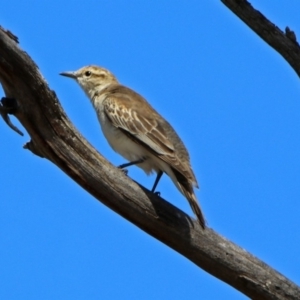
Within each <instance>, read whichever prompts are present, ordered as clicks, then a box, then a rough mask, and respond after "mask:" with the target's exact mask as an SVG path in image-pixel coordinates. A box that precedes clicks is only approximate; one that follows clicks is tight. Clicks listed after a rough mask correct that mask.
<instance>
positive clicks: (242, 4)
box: [221, 0, 300, 77]
mask: <svg viewBox="0 0 300 300" xmlns="http://www.w3.org/2000/svg"><path fill="white" fill-rule="evenodd" d="M221 1H222V2H223V3H224V4H225V5H226V6H227V7H228V8H229V9H230V10H231V11H232V12H233V13H234V14H236V15H237V16H238V17H239V18H240V19H241V20H242V21H244V22H245V23H246V24H247V25H248V26H249V27H250V28H251V29H252V30H253V31H254V32H255V33H256V34H258V35H259V36H260V37H261V38H262V39H263V40H264V41H265V42H266V43H267V44H269V45H270V46H271V47H272V48H273V49H274V50H276V51H277V52H278V53H279V54H280V55H282V57H283V58H284V59H285V60H286V61H287V62H288V63H289V64H290V66H291V67H292V68H293V69H294V70H295V72H296V73H297V74H298V76H299V77H300V47H299V44H298V42H297V38H296V34H295V33H294V32H293V31H292V30H291V29H290V28H289V27H286V28H285V32H283V31H281V30H280V29H279V28H278V27H277V26H276V25H274V24H273V23H272V22H270V21H269V20H268V19H267V18H266V17H265V16H264V15H263V14H262V13H261V12H259V11H258V10H256V9H255V8H253V7H252V5H251V4H250V3H249V2H248V1H246V0H221ZM287 5H288V4H287Z"/></svg>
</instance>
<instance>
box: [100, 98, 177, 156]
mask: <svg viewBox="0 0 300 300" xmlns="http://www.w3.org/2000/svg"><path fill="white" fill-rule="evenodd" d="M138 96H139V95H138ZM140 97H141V96H140ZM139 100H141V99H139ZM142 100H143V101H139V103H134V102H135V101H134V102H133V101H132V100H131V99H128V97H126V96H122V95H120V94H119V95H112V96H109V97H107V98H106V99H105V100H104V102H103V105H104V111H105V113H106V115H107V117H108V118H109V120H110V121H111V122H112V124H113V125H114V126H115V127H118V128H120V129H122V130H123V131H126V133H127V134H130V135H131V136H132V139H135V140H136V142H139V143H143V144H144V145H145V146H147V147H148V148H150V149H151V150H152V151H153V152H155V153H156V154H157V155H168V156H169V155H170V156H173V155H174V150H175V149H174V145H173V144H172V142H171V141H170V140H169V139H168V137H167V135H166V134H165V132H164V130H163V128H162V127H161V125H160V123H159V122H158V120H157V118H156V117H157V113H156V112H155V111H154V110H153V109H152V108H151V107H150V105H148V103H147V102H145V100H144V99H142ZM137 104H140V105H137ZM141 104H142V106H141ZM149 110H150V111H149Z"/></svg>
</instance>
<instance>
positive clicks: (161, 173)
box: [151, 171, 163, 196]
mask: <svg viewBox="0 0 300 300" xmlns="http://www.w3.org/2000/svg"><path fill="white" fill-rule="evenodd" d="M162 175H163V172H162V171H158V173H157V176H156V179H155V181H154V184H153V188H152V190H151V192H152V193H154V194H156V195H158V196H160V192H154V191H155V189H156V186H157V184H158V182H159V180H160V178H161V176H162Z"/></svg>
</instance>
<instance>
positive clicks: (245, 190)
mask: <svg viewBox="0 0 300 300" xmlns="http://www.w3.org/2000/svg"><path fill="white" fill-rule="evenodd" d="M2 2H3V3H2V4H1V25H2V26H3V27H5V28H7V29H9V30H11V31H12V32H13V33H14V34H16V35H17V36H18V37H19V39H20V46H21V47H22V49H24V50H25V51H27V52H28V53H29V55H30V56H31V57H32V58H33V59H34V60H35V62H36V63H37V64H38V65H39V67H40V70H41V72H42V74H43V75H44V76H45V78H46V80H47V81H48V83H49V85H50V88H51V89H54V90H55V91H56V93H57V96H58V97H59V99H60V101H61V103H62V105H63V107H64V109H65V110H66V112H67V114H68V116H69V117H70V119H71V120H72V121H73V122H74V124H75V126H76V127H77V128H78V130H79V131H80V132H81V133H82V134H83V135H84V136H85V137H86V138H87V139H88V140H89V141H90V142H91V143H92V144H93V145H94V146H95V147H96V148H97V149H98V150H99V151H100V152H101V153H102V154H103V155H104V156H105V157H106V158H107V159H108V160H109V161H111V162H112V163H114V164H115V165H118V164H121V163H123V162H124V160H123V159H122V158H121V157H120V156H118V155H117V154H115V153H114V152H113V150H111V149H110V147H109V146H108V144H107V143H106V141H105V139H104V137H103V136H102V133H101V130H100V127H99V125H98V121H97V118H96V115H95V113H94V111H93V109H92V106H91V104H90V103H89V101H88V99H87V98H86V96H85V95H84V93H83V92H82V91H81V90H80V88H79V87H78V86H77V85H76V84H75V82H73V81H71V80H69V79H67V78H63V77H61V76H59V75H58V73H59V72H62V71H69V70H76V69H78V68H80V67H82V66H84V65H88V64H97V65H100V66H103V67H106V68H108V69H109V70H111V71H112V72H113V73H114V74H115V75H116V76H117V78H118V79H119V81H120V82H121V83H123V84H125V85H127V86H129V87H131V88H133V89H135V90H136V91H138V92H139V93H140V94H142V95H143V96H144V97H145V98H147V99H148V101H149V102H150V103H151V104H152V105H153V106H154V107H155V108H156V109H157V110H158V111H159V112H160V113H161V114H163V115H164V116H165V117H166V118H167V119H168V120H169V121H170V123H171V124H172V125H173V126H174V128H175V129H176V130H177V131H178V133H179V134H180V136H181V137H182V139H183V140H184V142H185V144H186V145H187V147H188V149H189V151H190V154H191V158H192V165H193V169H194V171H195V174H196V176H197V178H198V181H199V183H200V185H201V189H200V191H197V196H198V198H199V200H200V202H201V205H202V208H203V211H204V213H205V216H206V218H207V220H208V223H209V226H210V227H212V228H213V229H214V230H216V231H217V232H219V233H220V234H221V235H223V236H225V237H226V238H228V239H229V240H231V241H233V242H235V243H236V244H238V245H239V246H241V247H243V248H244V249H246V250H248V251H249V252H251V253H252V254H254V255H255V256H257V257H259V258H260V259H262V260H263V261H265V262H266V263H268V264H269V265H271V266H272V267H274V268H275V269H277V270H278V271H280V272H281V273H283V274H284V275H285V276H287V277H288V278H290V279H291V280H293V281H294V282H296V283H298V284H299V283H300V272H299V270H300V256H299V251H300V249H299V248H300V243H299V228H300V217H299V213H300V201H299V200H300V184H299V182H300V159H299V157H300V139H299V136H300V121H299V120H300V87H299V78H297V75H296V74H295V72H294V71H293V70H292V69H291V68H290V66H289V65H288V64H287V63H286V62H285V61H284V60H283V59H282V58H281V57H280V56H279V54H278V53H276V52H275V51H274V50H273V49H271V48H270V47H269V46H268V45H267V44H266V43H264V42H263V41H262V40H261V39H260V38H259V37H258V36H256V35H255V34H254V33H253V32H252V31H251V30H250V29H249V28H248V27H247V26H246V25H245V24H244V23H242V22H241V21H240V20H239V19H238V18H237V17H236V16H235V15H233V14H232V13H231V12H230V11H229V10H228V9H227V8H226V7H225V6H224V5H223V4H222V3H221V2H220V1H199V0H197V1H196V0H195V1H187V2H183V1H164V0H160V1H130V0H128V1H120V0H119V1H60V2H58V1H48V0H47V1H20V0H19V1H16V0H11V1H2ZM288 2H289V4H288V5H287V4H286V1H284V0H280V1H276V2H275V1H266V0H264V1H263V0H260V1H258V0H255V1H252V4H253V5H254V6H255V7H256V8H257V9H259V10H261V11H262V12H263V13H264V14H265V15H266V16H267V17H269V18H270V19H271V20H272V21H273V22H275V23H276V25H277V26H279V27H280V28H281V29H284V28H285V26H287V25H288V26H289V27H290V28H291V29H292V30H295V32H296V34H298V37H299V39H300V20H299V11H300V2H299V1H296V0H290V1H288ZM13 121H14V122H16V121H15V119H13ZM19 126H21V125H19ZM23 130H24V129H23ZM0 132H1V148H0V161H1V172H0V182H1V185H0V186H1V201H0V244H1V246H0V282H1V286H0V299H189V298H193V299H208V300H210V299H246V297H245V296H243V295H242V294H241V293H239V292H238V291H236V290H234V289H233V288H231V287H230V286H228V285H226V284H225V283H223V282H221V281H219V280H218V279H216V278H214V277H212V276H211V275H209V274H207V273H205V272H204V271H202V270H201V269H199V268H198V267H197V266H195V265H194V264H193V263H191V262H190V261H188V260H187V259H185V258H184V257H182V256H180V255H179V254H178V253H176V252H174V251H173V250H171V249H169V248H168V247H167V246H165V245H163V244H161V243H160V242H158V241H156V240H155V239H153V238H152V237H150V236H148V235H147V234H145V233H144V232H142V231H141V230H139V229H138V228H136V227H135V226H133V225H132V224H130V223H129V222H128V221H126V220H124V219H122V218H121V217H120V216H118V215H117V214H115V213H114V212H112V211H110V210H109V209H108V208H106V207H105V206H103V205H102V204H101V203H99V202H98V201H97V200H95V199H94V198H93V197H92V196H90V195H89V194H88V193H87V192H85V191H84V190H83V189H82V188H81V187H79V186H77V185H76V184H75V183H74V182H73V181H72V180H71V179H69V178H68V177H67V176H66V175H64V174H63V173H62V172H61V171H60V170H59V169H58V168H57V167H56V166H55V165H53V164H51V163H50V162H49V161H47V160H45V159H41V158H39V157H37V156H34V155H33V154H32V153H30V152H29V151H26V150H24V149H23V148H22V146H23V144H25V143H26V142H27V141H28V140H29V136H28V135H27V134H26V135H25V137H20V136H18V135H17V134H16V133H14V132H13V131H12V130H10V129H9V128H8V127H7V126H6V125H5V124H4V122H2V121H1V122H0ZM129 175H130V176H132V177H133V178H135V179H136V180H138V181H139V182H140V183H141V184H143V185H144V186H146V187H148V188H150V187H151V186H152V184H153V181H154V176H152V177H147V176H146V175H145V174H144V173H142V172H141V171H139V170H138V169H137V168H135V167H133V168H131V169H130V170H129ZM159 191H160V192H161V193H162V196H163V197H164V198H166V199H170V200H172V203H173V204H174V205H176V206H178V207H180V208H181V209H182V210H184V211H186V212H187V213H189V214H192V212H191V209H190V207H189V205H188V203H187V201H186V200H185V199H184V198H183V196H181V194H180V193H179V192H178V191H177V189H176V188H175V187H174V185H173V184H172V182H171V181H170V180H169V178H167V177H166V176H164V177H163V179H162V181H161V183H160V185H159Z"/></svg>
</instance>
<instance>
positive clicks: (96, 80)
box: [60, 66, 118, 97]
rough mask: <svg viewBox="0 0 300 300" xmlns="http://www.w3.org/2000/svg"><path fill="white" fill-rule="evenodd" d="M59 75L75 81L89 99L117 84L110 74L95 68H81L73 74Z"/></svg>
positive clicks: (63, 73)
mask: <svg viewBox="0 0 300 300" xmlns="http://www.w3.org/2000/svg"><path fill="white" fill-rule="evenodd" d="M60 75H63V76H66V77H70V78H73V79H75V80H76V81H77V82H78V83H79V85H80V86H81V87H82V89H83V90H84V91H85V92H86V93H87V94H88V95H89V96H90V97H92V96H93V94H95V92H99V91H101V90H103V89H104V88H105V87H107V86H108V85H110V84H112V83H118V81H117V79H116V77H115V76H114V75H113V74H112V73H111V72H109V71H108V70H106V69H104V68H101V67H97V66H87V67H83V68H81V69H79V70H77V71H74V72H62V73H60Z"/></svg>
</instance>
